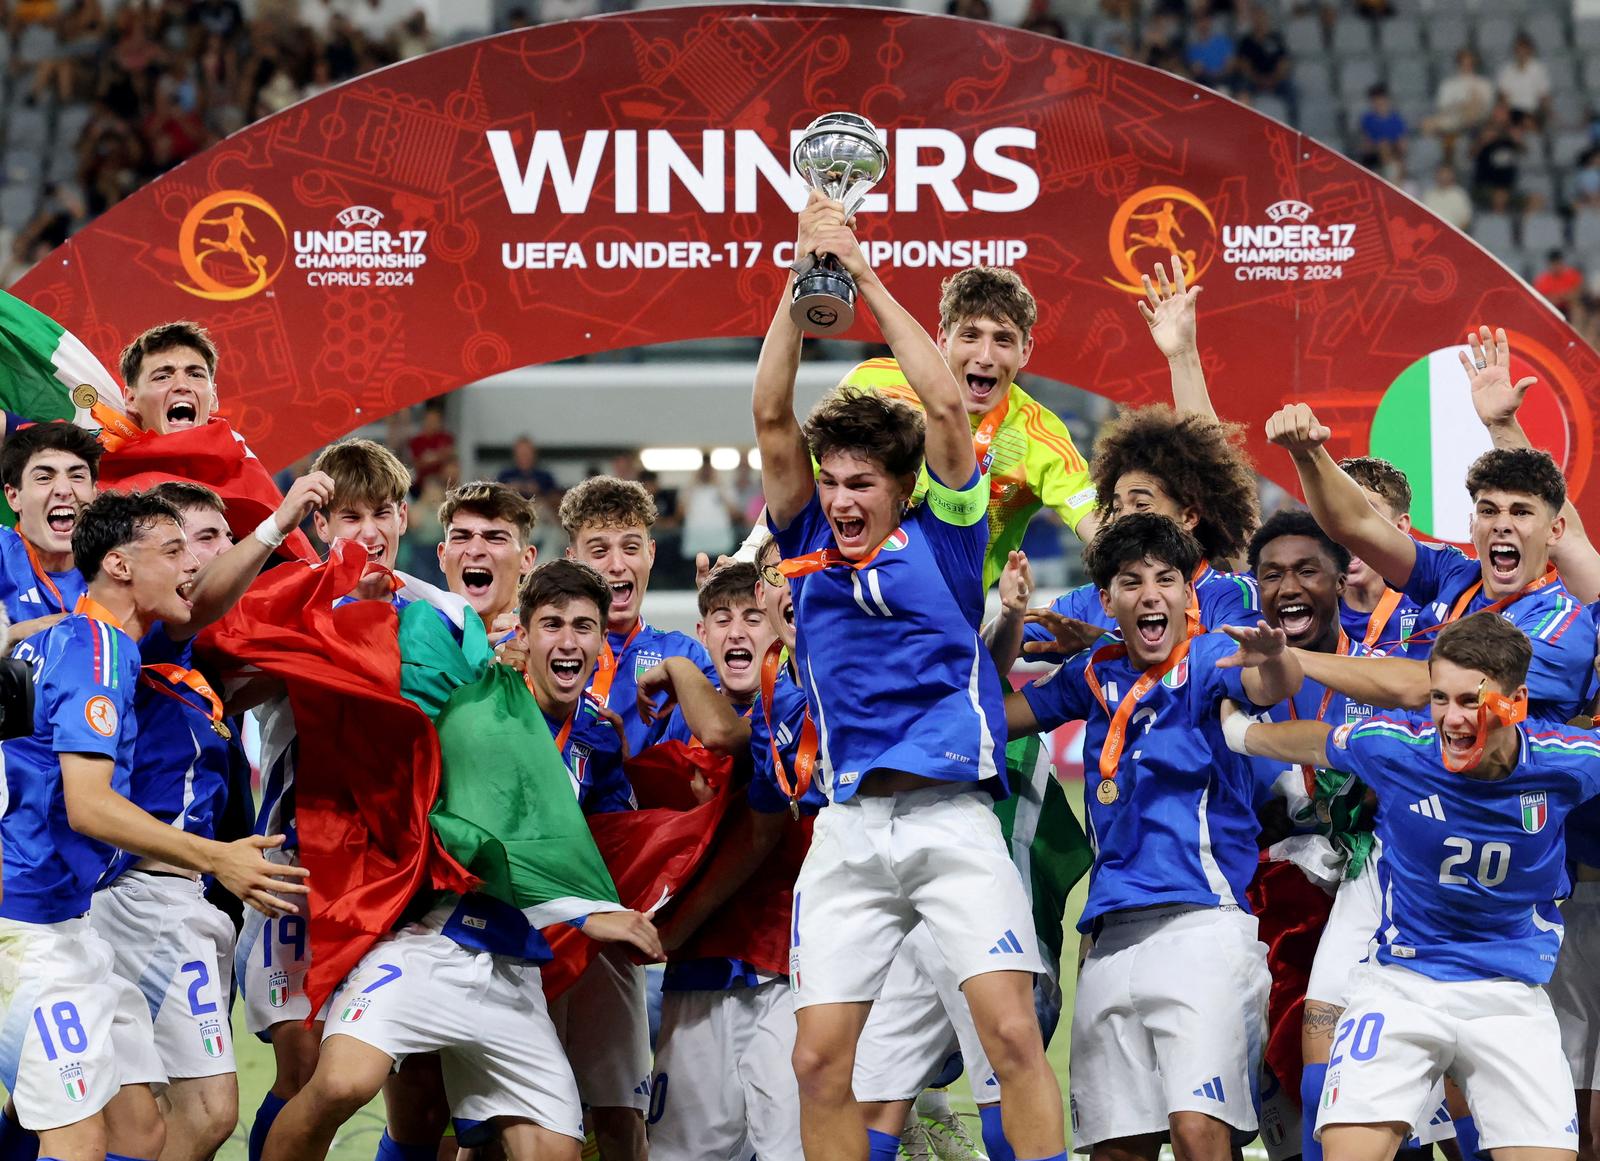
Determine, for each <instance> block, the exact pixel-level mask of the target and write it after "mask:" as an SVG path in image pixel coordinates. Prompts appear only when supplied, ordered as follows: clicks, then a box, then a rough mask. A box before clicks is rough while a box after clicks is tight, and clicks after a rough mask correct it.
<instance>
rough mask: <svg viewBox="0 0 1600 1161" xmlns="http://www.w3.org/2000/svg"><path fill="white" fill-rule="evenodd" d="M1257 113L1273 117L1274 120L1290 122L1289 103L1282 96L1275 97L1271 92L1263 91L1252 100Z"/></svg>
mask: <svg viewBox="0 0 1600 1161" xmlns="http://www.w3.org/2000/svg"><path fill="white" fill-rule="evenodd" d="M1251 104H1252V105H1254V106H1255V110H1256V112H1257V113H1260V114H1261V115H1262V116H1263V117H1271V118H1272V119H1273V120H1274V121H1282V122H1283V123H1284V124H1285V125H1287V124H1288V123H1289V103H1288V102H1287V101H1285V100H1284V99H1283V98H1282V97H1274V96H1273V95H1272V94H1271V93H1262V94H1261V95H1260V96H1258V97H1255V98H1253V99H1252V100H1251Z"/></svg>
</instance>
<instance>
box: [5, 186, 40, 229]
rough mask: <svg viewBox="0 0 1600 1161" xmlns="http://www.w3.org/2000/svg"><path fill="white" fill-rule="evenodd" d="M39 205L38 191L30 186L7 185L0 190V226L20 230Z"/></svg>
mask: <svg viewBox="0 0 1600 1161" xmlns="http://www.w3.org/2000/svg"><path fill="white" fill-rule="evenodd" d="M38 205H39V191H38V189H37V188H36V187H34V186H31V185H8V186H6V187H4V188H3V189H0V225H3V226H6V227H8V228H9V229H12V230H20V229H22V227H24V226H26V225H27V224H28V220H29V219H30V218H32V217H33V211H34V210H35V209H36V208H37V207H38Z"/></svg>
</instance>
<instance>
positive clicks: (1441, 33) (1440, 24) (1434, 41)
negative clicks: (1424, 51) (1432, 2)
mask: <svg viewBox="0 0 1600 1161" xmlns="http://www.w3.org/2000/svg"><path fill="white" fill-rule="evenodd" d="M1426 27H1427V32H1428V47H1429V48H1430V49H1432V50H1433V55H1434V59H1435V60H1439V61H1443V62H1445V64H1444V65H1443V66H1442V67H1446V68H1448V67H1449V62H1450V61H1451V60H1452V59H1453V58H1454V57H1455V55H1456V53H1457V52H1458V51H1459V50H1461V49H1463V48H1465V47H1466V46H1467V22H1466V21H1464V20H1462V19H1460V18H1459V17H1456V18H1454V19H1451V18H1448V17H1445V16H1442V15H1439V14H1437V13H1436V14H1435V15H1434V17H1433V19H1431V20H1429V21H1428V23H1427V26H1426Z"/></svg>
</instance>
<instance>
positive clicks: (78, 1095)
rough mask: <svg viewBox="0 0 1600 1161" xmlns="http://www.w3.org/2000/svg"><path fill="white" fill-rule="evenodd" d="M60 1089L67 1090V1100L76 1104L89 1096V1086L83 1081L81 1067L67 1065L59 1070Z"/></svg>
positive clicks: (78, 1065)
mask: <svg viewBox="0 0 1600 1161" xmlns="http://www.w3.org/2000/svg"><path fill="white" fill-rule="evenodd" d="M61 1087H62V1088H64V1089H66V1090H67V1099H68V1100H69V1101H71V1102H72V1103H73V1104H77V1103H78V1102H79V1101H81V1100H83V1098H84V1097H86V1096H88V1095H89V1085H88V1083H87V1082H86V1081H85V1080H84V1079H83V1066H82V1065H80V1064H69V1065H67V1066H66V1067H65V1068H63V1069H62V1070H61Z"/></svg>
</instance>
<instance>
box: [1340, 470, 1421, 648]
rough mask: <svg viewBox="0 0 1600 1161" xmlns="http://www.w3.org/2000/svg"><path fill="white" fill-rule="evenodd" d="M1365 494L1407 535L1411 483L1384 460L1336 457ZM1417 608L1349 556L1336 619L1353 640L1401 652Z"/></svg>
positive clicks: (1382, 513)
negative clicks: (1342, 458)
mask: <svg viewBox="0 0 1600 1161" xmlns="http://www.w3.org/2000/svg"><path fill="white" fill-rule="evenodd" d="M1339 470H1340V471H1342V472H1343V473H1344V474H1345V475H1347V476H1349V477H1350V478H1351V479H1352V480H1354V481H1355V482H1356V484H1357V485H1358V486H1359V487H1360V488H1361V491H1362V492H1363V493H1365V495H1366V497H1367V503H1369V504H1371V505H1372V507H1373V509H1374V510H1375V511H1376V512H1377V513H1378V515H1380V516H1382V517H1383V518H1384V519H1386V520H1388V521H1389V523H1391V524H1393V525H1394V526H1395V527H1396V528H1398V529H1399V530H1400V531H1401V532H1404V533H1405V534H1406V535H1407V536H1409V535H1411V482H1410V481H1409V480H1407V479H1406V474H1405V473H1404V472H1402V471H1401V470H1400V469H1399V468H1397V467H1395V466H1394V465H1393V464H1391V463H1390V462H1389V461H1388V460H1381V459H1378V458H1377V457H1375V456H1355V457H1352V458H1350V459H1344V460H1340V461H1339ZM1421 612H1422V610H1421V609H1419V608H1418V607H1417V603H1416V602H1415V601H1413V600H1412V599H1411V598H1410V597H1408V596H1406V595H1405V594H1404V593H1402V592H1400V591H1399V590H1398V589H1392V588H1390V587H1389V586H1388V585H1387V584H1386V583H1384V579H1383V577H1382V576H1380V575H1379V574H1378V573H1377V572H1375V571H1374V570H1373V569H1371V568H1369V567H1368V566H1367V562H1366V561H1364V560H1362V559H1361V558H1360V557H1359V556H1352V557H1351V558H1350V572H1349V575H1348V576H1346V577H1345V586H1344V597H1343V598H1342V600H1341V601H1340V604H1339V620H1340V622H1341V623H1342V624H1343V625H1344V631H1345V632H1346V633H1348V634H1349V635H1350V639H1351V640H1353V641H1360V642H1361V643H1362V644H1363V645H1365V646H1366V647H1367V648H1368V649H1377V650H1381V651H1382V652H1384V653H1386V654H1388V655H1390V656H1396V657H1404V656H1406V649H1405V644H1406V640H1407V638H1409V637H1410V636H1411V632H1412V630H1413V629H1415V628H1416V625H1417V617H1418V615H1419V614H1420V613H1421Z"/></svg>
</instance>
